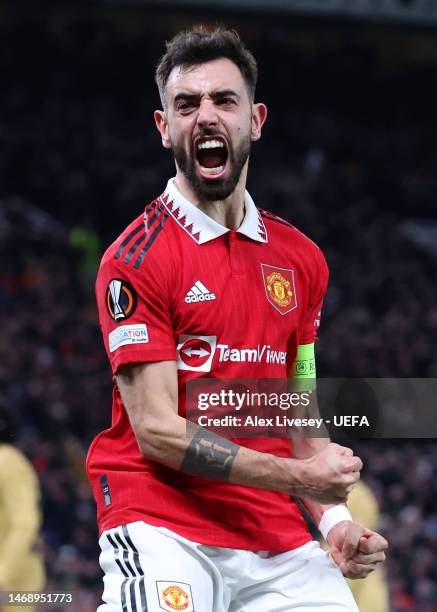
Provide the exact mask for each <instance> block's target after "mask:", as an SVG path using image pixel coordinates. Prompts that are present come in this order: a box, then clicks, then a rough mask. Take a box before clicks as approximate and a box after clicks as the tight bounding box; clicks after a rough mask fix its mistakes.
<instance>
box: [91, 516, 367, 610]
mask: <svg viewBox="0 0 437 612" xmlns="http://www.w3.org/2000/svg"><path fill="white" fill-rule="evenodd" d="M99 543H100V547H101V549H102V552H101V555H100V565H101V567H102V569H103V571H104V573H105V575H104V578H103V581H104V585H105V586H104V592H103V601H104V603H103V604H102V605H101V606H99V608H98V612H161V611H162V610H167V611H168V612H173V611H174V610H182V611H184V612H288V611H289V610H298V611H299V612H310V611H312V610H314V611H316V610H317V612H320V611H321V610H323V611H324V612H345V611H346V610H348V611H349V612H352V611H353V612H358V608H357V606H356V604H355V601H354V599H353V596H352V593H351V591H350V589H349V587H348V586H347V583H346V581H345V579H344V578H343V575H342V573H341V571H340V570H339V568H338V567H337V565H336V564H335V563H334V562H333V561H332V560H331V559H330V558H329V557H328V555H327V553H326V552H324V551H322V549H321V548H320V546H319V544H318V542H314V541H313V542H308V544H305V545H304V546H300V547H299V548H296V549H294V550H291V551H288V552H285V553H281V554H278V555H274V556H271V557H268V556H267V553H263V552H252V551H248V550H237V549H233V548H219V547H213V546H205V545H203V544H198V543H196V542H191V541H189V540H186V539H185V538H183V537H181V536H179V535H177V534H176V533H173V532H172V531H169V530H168V529H165V528H163V527H152V526H150V525H147V524H146V523H143V522H141V521H138V522H135V523H130V524H128V525H122V526H120V527H116V528H114V529H109V530H107V531H104V532H103V533H102V535H101V537H100V540H99Z"/></svg>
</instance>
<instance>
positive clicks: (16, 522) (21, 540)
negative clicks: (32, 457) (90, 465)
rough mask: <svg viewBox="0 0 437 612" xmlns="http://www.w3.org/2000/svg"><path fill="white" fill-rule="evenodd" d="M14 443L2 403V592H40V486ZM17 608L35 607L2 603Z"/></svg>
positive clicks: (42, 575) (28, 610) (42, 577)
mask: <svg viewBox="0 0 437 612" xmlns="http://www.w3.org/2000/svg"><path fill="white" fill-rule="evenodd" d="M13 442H14V432H13V425H12V419H11V417H10V415H9V412H8V410H6V408H5V407H3V406H1V404H0V591H6V592H11V591H41V589H43V587H44V583H45V571H44V565H43V560H42V557H41V553H40V552H39V550H38V532H39V528H40V525H41V511H40V507H39V501H40V490H39V483H38V479H37V476H36V474H35V470H34V469H33V467H32V465H31V463H30V462H29V461H28V459H27V458H26V457H25V456H24V455H23V453H22V452H21V451H19V450H18V449H17V448H15V446H13ZM6 600H7V598H6ZM1 601H4V598H2V600H1ZM17 609H19V610H22V611H23V612H32V610H34V606H25V605H19V606H18V605H17V604H15V605H14V606H4V607H3V608H2V607H1V603H0V610H1V611H2V612H6V611H9V610H17Z"/></svg>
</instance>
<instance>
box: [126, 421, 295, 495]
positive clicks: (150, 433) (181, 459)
mask: <svg viewBox="0 0 437 612" xmlns="http://www.w3.org/2000/svg"><path fill="white" fill-rule="evenodd" d="M169 432H171V433H169ZM137 439H138V444H139V446H140V449H141V451H142V452H143V453H144V455H145V456H147V457H149V458H152V459H154V460H155V461H158V462H160V463H163V464H164V465H167V466H169V467H171V468H173V469H176V470H179V471H181V472H184V473H186V474H192V475H194V476H202V477H204V478H208V479H210V480H219V481H222V482H231V483H234V484H240V485H246V486H250V487H255V488H259V489H269V490H276V491H283V492H286V493H288V494H289V495H292V494H294V493H295V492H296V491H297V487H298V484H299V483H300V480H301V475H300V468H301V466H300V463H301V462H299V461H298V460H296V459H285V458H281V457H276V456H275V455H272V454H270V453H261V452H258V451H255V450H252V449H249V448H245V447H243V446H240V445H238V444H235V443H234V442H231V441H230V440H227V439H226V438H223V437H221V436H219V435H217V434H215V433H213V432H212V431H209V430H207V429H205V428H203V427H199V426H198V425H196V424H194V423H192V422H191V421H187V420H186V419H184V418H182V417H180V416H178V415H177V414H175V415H174V416H172V417H171V419H168V418H167V420H166V423H165V426H164V423H162V422H157V423H156V424H155V427H150V424H149V427H148V429H147V430H146V431H144V433H143V434H142V435H140V436H137Z"/></svg>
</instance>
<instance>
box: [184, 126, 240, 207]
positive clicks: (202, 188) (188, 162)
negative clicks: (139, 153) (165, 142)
mask: <svg viewBox="0 0 437 612" xmlns="http://www.w3.org/2000/svg"><path fill="white" fill-rule="evenodd" d="M209 135H211V136H213V135H214V134H208V136H209ZM251 144H252V142H251V139H250V135H249V134H248V135H247V136H246V137H245V138H244V139H243V140H242V141H241V143H240V144H239V145H238V147H237V148H236V149H235V150H234V149H232V150H229V149H228V159H227V162H226V163H228V164H229V167H230V173H229V176H228V177H227V178H225V177H224V178H221V179H217V180H215V181H207V180H203V179H202V177H200V176H198V175H197V173H196V166H195V156H194V155H191V153H187V152H186V150H185V149H184V146H183V144H180V145H178V144H176V143H172V150H173V155H174V157H175V160H176V163H177V165H178V167H179V168H180V170H181V172H182V173H183V174H184V176H185V178H186V179H187V181H188V182H189V184H190V186H191V188H192V189H193V191H194V193H195V194H196V195H197V196H198V197H199V199H202V200H209V201H211V202H213V201H218V200H225V199H226V198H228V197H229V196H230V195H231V193H233V191H234V190H235V187H236V186H237V183H238V181H239V180H240V176H241V172H242V170H243V167H244V164H245V163H246V161H247V159H248V157H249V154H250V148H251Z"/></svg>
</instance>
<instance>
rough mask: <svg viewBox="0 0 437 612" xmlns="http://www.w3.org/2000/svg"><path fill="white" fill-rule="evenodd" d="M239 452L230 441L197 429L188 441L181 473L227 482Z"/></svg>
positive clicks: (237, 447)
mask: <svg viewBox="0 0 437 612" xmlns="http://www.w3.org/2000/svg"><path fill="white" fill-rule="evenodd" d="M239 450H240V447H239V446H238V445H237V444H234V443H233V442H231V441H230V440H226V438H222V437H221V436H217V435H216V434H215V433H213V432H211V431H208V430H205V429H202V428H199V429H198V430H197V432H196V433H195V434H194V436H193V438H192V439H191V440H190V444H189V446H188V448H187V450H186V452H185V456H184V458H183V460H182V464H181V471H182V472H185V473H186V474H192V475H193V476H204V477H205V478H210V479H212V480H222V481H224V482H227V481H229V476H230V473H231V470H232V466H233V464H234V460H235V457H236V456H237V453H238V451H239Z"/></svg>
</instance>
